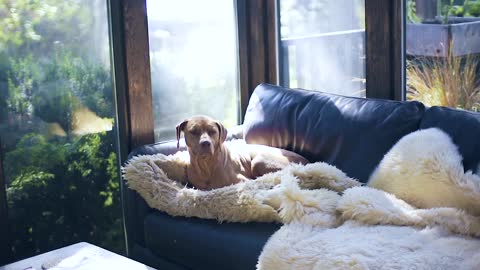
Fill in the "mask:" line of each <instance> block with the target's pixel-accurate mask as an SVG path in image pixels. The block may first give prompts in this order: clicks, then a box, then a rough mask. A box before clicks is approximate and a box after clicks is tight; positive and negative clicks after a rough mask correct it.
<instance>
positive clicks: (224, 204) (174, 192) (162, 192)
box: [123, 152, 360, 222]
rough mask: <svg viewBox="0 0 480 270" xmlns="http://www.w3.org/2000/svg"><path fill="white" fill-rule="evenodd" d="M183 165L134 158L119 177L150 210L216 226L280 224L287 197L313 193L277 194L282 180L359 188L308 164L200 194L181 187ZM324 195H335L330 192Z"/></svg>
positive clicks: (184, 157) (182, 160)
mask: <svg viewBox="0 0 480 270" xmlns="http://www.w3.org/2000/svg"><path fill="white" fill-rule="evenodd" d="M186 164H188V153H187V152H178V153H177V154H175V155H170V156H165V155H162V154H157V155H151V156H138V157H135V158H133V159H131V160H130V161H129V163H128V164H127V165H126V166H125V167H124V168H123V176H124V179H125V180H126V181H127V184H128V187H129V188H131V189H133V190H135V191H137V192H138V193H139V194H140V195H141V196H142V197H143V198H144V199H145V201H146V202H147V204H148V205H149V206H150V207H152V208H156V209H158V210H160V211H163V212H166V213H168V214H170V215H172V216H186V217H199V218H205V219H216V220H218V221H221V222H222V221H230V222H249V221H260V222H272V221H275V222H281V221H282V219H281V218H280V216H279V212H278V210H279V207H280V203H281V201H282V200H283V199H284V197H285V196H287V194H292V195H291V196H290V197H289V198H291V199H292V200H294V199H295V196H298V195H294V194H295V192H297V193H303V192H307V193H308V192H313V191H308V190H295V191H294V190H292V191H291V192H290V193H288V192H283V191H284V190H289V188H288V187H284V186H282V185H280V183H281V181H280V180H281V178H282V177H287V178H288V177H290V178H292V179H295V181H296V179H297V178H296V177H298V178H299V179H305V181H302V180H301V181H300V182H301V186H302V187H303V188H309V189H314V188H320V187H323V186H326V187H330V188H331V189H333V190H339V191H341V190H344V189H346V188H349V187H354V186H359V185H360V183H359V182H358V181H356V180H354V179H352V178H349V177H347V176H346V175H345V174H344V173H343V172H341V171H340V170H338V169H337V168H335V167H333V166H331V165H328V164H325V163H312V164H307V165H306V166H303V165H298V164H291V165H289V166H287V167H286V168H284V169H283V170H281V171H278V172H274V173H269V174H266V175H263V176H261V177H259V178H257V179H256V180H254V181H244V182H241V183H238V184H235V185H231V186H226V187H222V188H218V189H213V190H209V191H202V190H197V189H194V188H188V187H186V186H185V184H184V183H185V181H186V176H185V167H186ZM172 179H175V180H172ZM314 179H316V180H317V181H315V180H314ZM176 180H178V181H176ZM328 192H329V193H331V194H333V195H335V196H338V195H336V193H335V192H333V191H328ZM313 193H315V192H313ZM333 195H332V196H333ZM300 198H301V197H300ZM314 210H315V209H314V208H312V209H311V211H314ZM285 212H287V210H286V209H283V210H282V211H281V212H280V213H285ZM292 219H293V218H292Z"/></svg>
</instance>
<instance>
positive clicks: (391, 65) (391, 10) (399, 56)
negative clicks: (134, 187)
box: [0, 0, 405, 264]
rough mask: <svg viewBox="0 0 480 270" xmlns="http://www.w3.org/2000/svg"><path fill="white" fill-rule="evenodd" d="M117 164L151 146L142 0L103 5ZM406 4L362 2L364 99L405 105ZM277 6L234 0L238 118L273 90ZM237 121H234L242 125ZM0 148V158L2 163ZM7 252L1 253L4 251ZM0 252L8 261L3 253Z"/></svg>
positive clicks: (4, 244) (129, 233) (1, 237)
mask: <svg viewBox="0 0 480 270" xmlns="http://www.w3.org/2000/svg"><path fill="white" fill-rule="evenodd" d="M108 6H109V13H110V14H109V15H110V23H111V25H110V33H111V42H112V59H113V73H114V85H115V89H116V109H117V124H118V129H119V134H118V138H119V141H120V145H119V149H118V150H119V153H120V159H119V162H120V164H123V163H124V162H125V160H126V158H127V155H128V153H129V152H130V151H132V150H133V149H134V148H136V147H138V146H141V145H145V144H149V143H153V142H154V130H153V129H154V123H153V108H152V89H151V74H150V60H149V44H148V40H149V39H148V24H147V10H146V0H108ZM404 10H405V0H391V1H385V0H365V13H366V14H365V18H366V77H367V82H366V84H367V97H369V98H385V99H396V100H404V97H405V90H404V89H405V69H404V68H405V63H404V61H405V59H404V48H405V40H404V34H403V33H404V29H405V18H404ZM277 14H278V3H277V0H265V1H260V0H236V15H237V24H238V30H237V31H238V32H237V36H238V57H239V58H238V62H239V85H240V107H241V114H240V115H241V117H243V115H244V114H245V111H246V107H247V105H248V100H249V97H250V95H251V93H252V92H253V90H254V87H255V86H256V85H258V84H259V83H262V82H268V83H273V84H278V82H279V73H278V66H279V64H278V63H279V57H278V42H279V37H278V27H277V25H276V24H277V23H278V22H277V19H276V18H277ZM242 120H243V119H240V121H242ZM1 154H2V153H1V149H0V157H1ZM1 169H2V168H1V158H0V187H1V188H0V254H2V256H0V264H2V260H3V262H5V261H8V258H9V257H8V254H9V251H10V247H9V244H8V243H9V242H8V224H7V223H6V222H7V220H8V215H7V203H6V194H5V178H4V175H3V173H2V170H1ZM121 186H122V193H123V194H127V195H126V196H123V198H122V206H123V207H122V208H123V211H124V215H125V216H124V217H125V218H124V223H125V232H126V241H127V254H128V255H131V249H132V243H133V241H132V242H128V240H130V239H137V237H141V236H140V235H138V231H137V230H136V229H135V228H138V226H142V221H139V220H132V219H129V213H135V211H138V209H132V206H135V203H134V202H133V200H135V198H133V197H132V196H131V195H128V194H131V193H132V192H123V189H124V187H123V185H121ZM4 251H5V252H4ZM3 254H6V255H7V256H5V255H3Z"/></svg>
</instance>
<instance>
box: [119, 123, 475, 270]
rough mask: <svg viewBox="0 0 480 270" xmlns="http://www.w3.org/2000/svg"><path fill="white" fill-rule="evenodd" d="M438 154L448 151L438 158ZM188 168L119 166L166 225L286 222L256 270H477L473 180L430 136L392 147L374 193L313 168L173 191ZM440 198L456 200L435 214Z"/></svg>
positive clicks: (434, 134)
mask: <svg viewBox="0 0 480 270" xmlns="http://www.w3.org/2000/svg"><path fill="white" fill-rule="evenodd" d="M426 138H427V139H426ZM432 139H433V140H435V142H436V143H432ZM426 141H427V142H429V143H425V142H426ZM412 145H414V148H413V149H412V147H408V146H412ZM442 145H443V146H447V147H446V149H447V150H445V151H440V152H441V153H440V154H437V151H436V150H440V149H445V148H444V147H441V146H442ZM422 148H423V149H422ZM186 164H188V154H186V153H184V152H181V153H178V154H176V155H173V156H164V155H155V156H140V157H137V158H134V159H132V160H131V161H130V162H129V164H127V165H126V166H125V167H124V178H125V179H126V180H127V183H128V186H129V187H130V188H132V189H134V190H136V191H137V192H139V193H140V194H141V195H142V197H143V198H144V199H145V200H146V202H147V203H148V204H149V206H150V207H153V208H157V209H159V210H161V211H164V212H167V213H169V214H171V215H174V216H175V215H181V216H195V217H200V218H209V219H217V220H219V221H235V222H248V221H264V222H271V221H276V222H282V223H284V224H285V225H284V226H283V227H282V228H281V229H280V230H279V231H277V232H276V233H275V234H274V235H273V236H272V237H271V239H270V240H269V241H268V242H267V244H266V245H265V247H264V250H263V251H262V254H261V255H260V257H259V261H258V265H257V269H263V270H264V269H454V268H455V269H480V238H479V237H480V218H479V217H478V216H475V215H471V214H472V213H473V214H475V213H476V211H478V209H477V208H478V207H480V204H477V202H479V200H478V198H480V189H478V187H479V186H480V182H479V181H480V180H479V179H480V178H479V177H478V175H474V174H472V173H471V172H466V173H464V172H463V167H462V165H461V157H460V155H459V154H458V151H457V149H456V147H455V146H454V145H453V143H452V142H451V140H450V138H449V137H448V136H447V135H446V134H445V133H443V132H441V131H439V130H437V129H430V130H426V131H419V132H414V133H412V134H410V135H407V136H405V137H404V138H403V139H402V140H400V141H399V142H398V143H397V144H396V145H395V146H394V147H393V148H392V150H391V151H390V152H389V153H387V155H385V158H384V160H383V161H382V162H381V163H380V165H379V167H378V168H377V170H376V171H375V173H374V174H373V175H372V178H371V180H370V181H369V185H371V186H372V187H376V188H375V189H374V188H372V187H361V186H360V183H358V182H357V181H355V180H354V179H351V178H349V177H347V176H346V175H345V174H344V173H343V172H341V171H340V170H338V169H337V168H335V167H333V166H330V165H328V164H325V163H313V164H308V165H306V166H301V165H294V164H292V165H291V166H289V167H287V168H285V169H284V170H282V171H279V172H276V173H272V174H268V175H264V176H262V177H260V178H258V179H257V180H255V181H248V182H244V183H239V184H236V185H232V186H229V187H224V188H220V189H216V190H212V191H200V190H196V189H192V188H187V187H185V185H184V184H181V183H180V182H181V181H182V180H183V179H185V166H186ZM412 178H416V179H412ZM172 179H177V180H179V181H174V180H172ZM405 180H408V181H405ZM415 180H417V181H415ZM437 180H439V181H441V189H440V190H436V189H435V184H432V183H435V181H437ZM388 181H395V183H394V184H392V185H386V184H385V183H388ZM422 183H427V184H425V185H422ZM382 185H384V186H383V187H382ZM385 185H386V186H385ZM382 188H383V189H384V190H387V191H388V192H390V193H387V192H385V191H383V190H379V189H382ZM416 188H419V189H420V190H416ZM450 188H451V189H450ZM408 190H411V191H412V193H413V194H415V195H412V196H408V194H410V193H409V192H408ZM445 190H447V191H448V190H453V192H454V193H455V194H454V195H452V196H450V197H449V200H447V201H448V202H447V204H446V205H443V204H442V200H440V199H438V198H441V197H442V196H445V194H444V193H437V191H441V192H445ZM459 191H463V192H459ZM342 192H343V193H342ZM392 193H393V194H395V195H398V198H397V197H396V196H395V195H393V194H392ZM432 193H433V194H435V193H436V196H434V195H431V194H432ZM425 194H427V195H428V196H430V198H427V199H426V200H425V199H419V198H423V197H422V196H423V195H425ZM463 195H465V196H463ZM419 196H420V197H419ZM454 196H460V197H458V198H457V199H458V201H461V202H468V203H466V204H465V203H461V204H460V205H459V204H458V203H457V204H456V203H455V202H456V200H452V198H454ZM400 198H401V199H400ZM407 202H408V203H407ZM439 202H440V205H438V204H439ZM452 202H453V204H452V205H450V204H449V203H452ZM412 205H415V206H417V207H425V205H429V206H430V207H437V208H425V209H420V208H416V207H414V206H412ZM465 211H467V212H465Z"/></svg>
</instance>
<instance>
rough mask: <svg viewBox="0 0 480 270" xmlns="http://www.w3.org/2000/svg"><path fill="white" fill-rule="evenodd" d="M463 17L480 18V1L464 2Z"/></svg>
mask: <svg viewBox="0 0 480 270" xmlns="http://www.w3.org/2000/svg"><path fill="white" fill-rule="evenodd" d="M463 7H464V10H465V16H473V17H478V16H480V1H479V0H465V3H464V4H463Z"/></svg>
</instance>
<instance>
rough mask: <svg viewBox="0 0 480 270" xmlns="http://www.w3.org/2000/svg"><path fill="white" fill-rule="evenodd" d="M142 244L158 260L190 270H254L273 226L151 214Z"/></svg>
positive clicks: (273, 228) (274, 228)
mask: <svg viewBox="0 0 480 270" xmlns="http://www.w3.org/2000/svg"><path fill="white" fill-rule="evenodd" d="M144 223H145V224H144V231H145V243H146V246H147V248H148V249H150V250H151V251H152V252H153V253H154V254H156V256H158V257H166V258H169V260H171V261H173V262H175V263H178V264H180V265H184V266H185V267H186V268H192V269H255V265H256V263H257V260H258V256H259V255H260V252H261V251H262V248H263V246H264V244H265V243H266V242H267V240H268V239H269V237H270V236H271V235H272V234H273V233H274V232H275V231H276V230H278V228H279V227H280V225H279V224H273V223H222V224H219V223H218V222H217V221H215V220H202V219H197V218H184V217H171V216H169V215H167V214H164V213H160V212H154V213H151V214H149V215H148V216H147V217H146V218H145V220H144Z"/></svg>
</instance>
